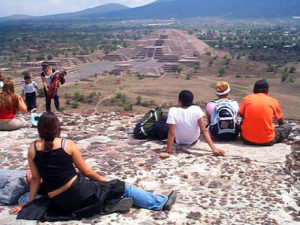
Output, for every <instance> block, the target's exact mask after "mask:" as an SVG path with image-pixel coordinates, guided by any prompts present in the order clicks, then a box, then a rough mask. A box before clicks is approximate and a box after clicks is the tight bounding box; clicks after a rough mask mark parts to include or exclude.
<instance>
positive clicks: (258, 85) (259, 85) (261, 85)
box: [253, 79, 269, 93]
mask: <svg viewBox="0 0 300 225" xmlns="http://www.w3.org/2000/svg"><path fill="white" fill-rule="evenodd" d="M268 90H269V84H268V82H267V81H266V80H265V79H263V80H258V81H256V82H255V84H254V88H253V91H254V93H261V92H266V91H268Z"/></svg>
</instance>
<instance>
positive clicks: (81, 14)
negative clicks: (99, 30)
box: [0, 3, 130, 21]
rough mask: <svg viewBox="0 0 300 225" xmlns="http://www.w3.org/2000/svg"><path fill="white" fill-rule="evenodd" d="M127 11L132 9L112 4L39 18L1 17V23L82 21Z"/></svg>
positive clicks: (21, 16)
mask: <svg viewBox="0 0 300 225" xmlns="http://www.w3.org/2000/svg"><path fill="white" fill-rule="evenodd" d="M126 9H130V8H129V7H127V6H124V5H121V4H116V3H112V4H106V5H100V6H97V7H94V8H89V9H85V10H82V11H78V12H74V13H62V14H55V15H47V16H38V17H33V16H25V15H13V16H7V17H0V21H7V20H21V19H32V18H36V19H37V20H47V19H51V20H82V19H90V18H93V19H97V18H98V17H101V15H102V14H105V13H112V12H117V11H121V10H126Z"/></svg>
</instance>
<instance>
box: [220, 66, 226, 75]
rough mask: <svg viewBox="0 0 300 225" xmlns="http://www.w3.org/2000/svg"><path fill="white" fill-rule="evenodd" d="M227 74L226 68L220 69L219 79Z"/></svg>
mask: <svg viewBox="0 0 300 225" xmlns="http://www.w3.org/2000/svg"><path fill="white" fill-rule="evenodd" d="M225 73H226V70H225V68H223V67H222V68H220V69H219V77H222V76H223V75H224V74H225Z"/></svg>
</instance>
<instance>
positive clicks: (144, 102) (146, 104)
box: [141, 101, 149, 107]
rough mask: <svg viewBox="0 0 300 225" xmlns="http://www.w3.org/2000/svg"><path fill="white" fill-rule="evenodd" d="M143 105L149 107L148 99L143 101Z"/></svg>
mask: <svg viewBox="0 0 300 225" xmlns="http://www.w3.org/2000/svg"><path fill="white" fill-rule="evenodd" d="M141 105H142V106H144V107H148V106H149V102H148V101H143V102H142V104H141Z"/></svg>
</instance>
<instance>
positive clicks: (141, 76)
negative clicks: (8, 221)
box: [136, 74, 144, 80]
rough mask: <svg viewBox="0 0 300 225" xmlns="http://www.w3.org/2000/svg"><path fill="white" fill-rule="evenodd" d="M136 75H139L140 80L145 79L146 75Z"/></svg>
mask: <svg viewBox="0 0 300 225" xmlns="http://www.w3.org/2000/svg"><path fill="white" fill-rule="evenodd" d="M136 76H137V78H138V79H139V80H142V79H144V75H143V74H138V75H136Z"/></svg>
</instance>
